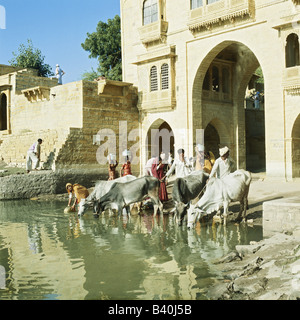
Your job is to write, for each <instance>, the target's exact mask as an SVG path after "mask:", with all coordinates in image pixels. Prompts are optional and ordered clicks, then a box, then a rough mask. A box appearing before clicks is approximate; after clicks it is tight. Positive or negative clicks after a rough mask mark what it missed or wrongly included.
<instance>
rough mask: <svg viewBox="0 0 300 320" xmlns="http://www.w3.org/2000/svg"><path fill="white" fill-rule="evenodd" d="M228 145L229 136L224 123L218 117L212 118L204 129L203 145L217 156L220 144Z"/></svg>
mask: <svg viewBox="0 0 300 320" xmlns="http://www.w3.org/2000/svg"><path fill="white" fill-rule="evenodd" d="M225 145H227V146H228V147H231V146H230V136H229V132H228V129H227V128H226V126H225V124H224V123H223V122H222V121H221V120H220V119H218V118H215V119H212V120H211V121H210V122H209V123H208V124H207V125H206V126H205V130H204V146H205V149H206V150H207V151H212V152H213V154H214V155H215V157H218V156H219V147H220V146H225Z"/></svg>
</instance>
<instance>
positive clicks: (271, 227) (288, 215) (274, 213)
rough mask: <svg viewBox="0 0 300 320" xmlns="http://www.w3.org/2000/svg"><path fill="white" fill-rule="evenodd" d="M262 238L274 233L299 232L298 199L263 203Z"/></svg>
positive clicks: (299, 201) (299, 199)
mask: <svg viewBox="0 0 300 320" xmlns="http://www.w3.org/2000/svg"><path fill="white" fill-rule="evenodd" d="M263 229H264V236H271V235H272V234H274V233H276V232H288V233H295V232H298V233H299V232H300V197H297V196H296V197H290V198H282V199H277V200H272V201H266V202H264V203H263Z"/></svg>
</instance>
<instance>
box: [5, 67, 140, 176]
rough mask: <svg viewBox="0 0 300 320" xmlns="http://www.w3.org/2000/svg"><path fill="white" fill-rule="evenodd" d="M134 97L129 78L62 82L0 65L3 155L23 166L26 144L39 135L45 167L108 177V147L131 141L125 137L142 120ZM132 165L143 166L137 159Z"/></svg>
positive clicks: (135, 169)
mask: <svg viewBox="0 0 300 320" xmlns="http://www.w3.org/2000/svg"><path fill="white" fill-rule="evenodd" d="M136 101H137V93H136V89H135V88H134V87H133V86H132V84H130V83H126V82H120V81H109V80H106V79H100V80H99V81H77V82H71V83H67V84H64V85H58V84H57V79H50V78H44V77H38V76H37V72H36V70H30V69H20V68H14V67H11V66H5V65H0V103H1V105H0V126H1V127H0V158H1V160H3V161H4V162H6V163H8V164H9V165H14V166H21V167H24V166H25V160H26V154H27V150H28V149H29V147H30V146H31V145H32V144H33V143H34V142H35V141H36V140H37V139H38V138H41V139H43V144H42V155H41V161H42V165H43V167H44V168H45V169H53V170H55V171H58V170H72V172H74V173H75V172H76V170H78V171H80V172H81V173H82V172H83V171H85V170H86V172H89V173H93V172H95V174H97V175H98V176H99V174H103V178H107V177H108V170H107V163H106V161H107V159H106V156H107V153H108V151H109V150H112V148H113V149H114V151H115V152H117V151H118V149H119V148H120V150H124V149H126V148H130V147H131V146H132V144H133V142H130V141H129V142H128V144H127V140H126V139H127V132H130V131H132V130H134V129H136V128H138V126H139V112H138V110H137V108H136ZM109 130H110V131H109ZM123 136H124V137H123ZM101 141H102V142H101ZM103 142H104V143H103ZM100 148H101V149H100ZM121 161H122V159H121ZM133 171H134V172H135V173H138V172H139V166H138V164H135V165H134V166H133Z"/></svg>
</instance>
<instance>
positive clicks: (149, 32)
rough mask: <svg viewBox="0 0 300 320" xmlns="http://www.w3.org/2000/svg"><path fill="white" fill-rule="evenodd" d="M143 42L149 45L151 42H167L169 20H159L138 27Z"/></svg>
mask: <svg viewBox="0 0 300 320" xmlns="http://www.w3.org/2000/svg"><path fill="white" fill-rule="evenodd" d="M138 31H139V34H140V39H141V42H142V43H143V44H144V46H146V47H148V46H149V45H150V44H153V43H154V44H159V43H165V42H166V38H167V32H168V22H167V21H164V20H158V21H156V22H153V23H150V24H147V25H145V26H142V27H140V28H139V29H138Z"/></svg>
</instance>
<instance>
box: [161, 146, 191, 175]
mask: <svg viewBox="0 0 300 320" xmlns="http://www.w3.org/2000/svg"><path fill="white" fill-rule="evenodd" d="M177 152H178V155H179V159H175V160H174V162H173V164H172V166H171V168H170V169H169V171H168V172H167V173H166V175H165V176H164V177H163V179H165V178H168V177H169V176H170V175H171V174H172V172H173V171H174V170H175V169H176V177H177V178H182V177H186V176H187V175H188V174H190V173H191V171H192V165H191V164H190V163H189V162H188V161H187V159H186V158H185V157H184V150H183V149H179V150H178V151H177Z"/></svg>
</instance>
